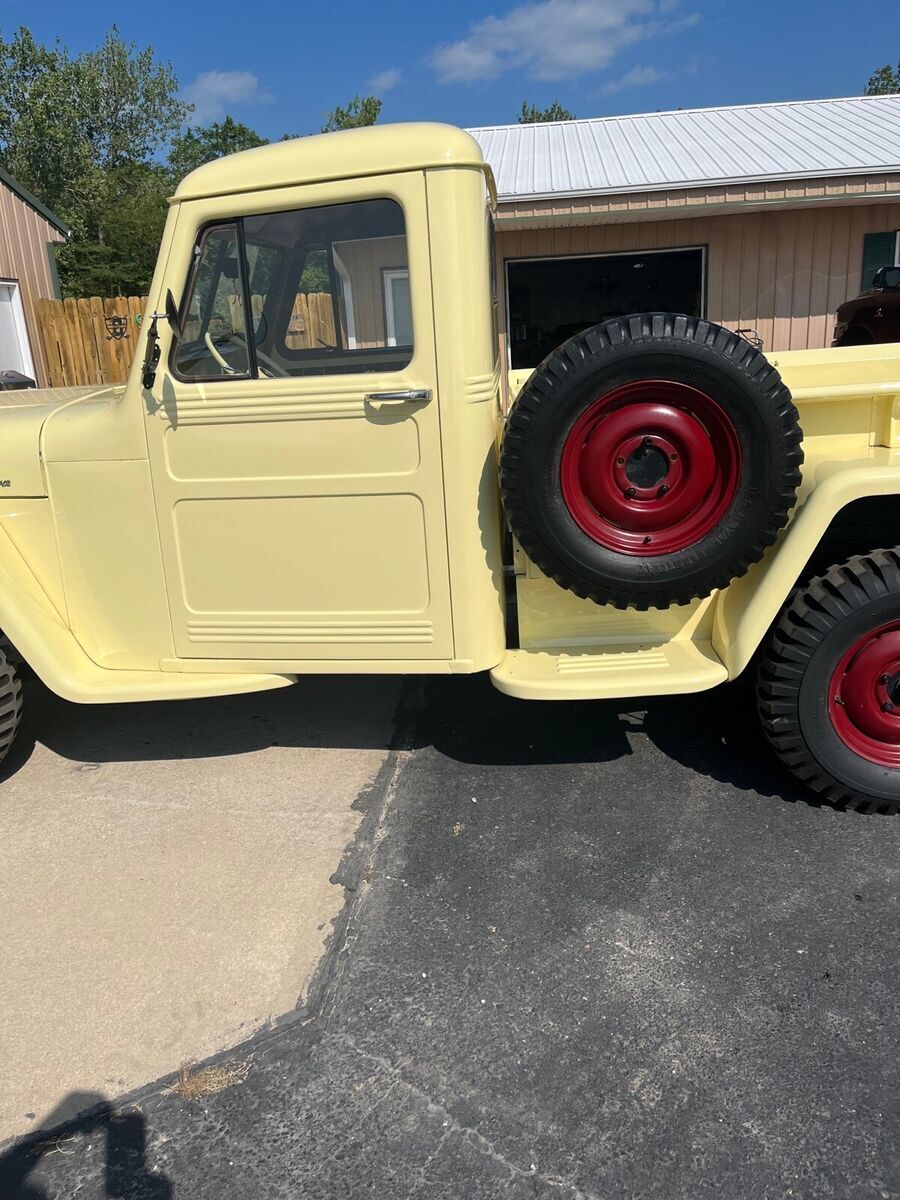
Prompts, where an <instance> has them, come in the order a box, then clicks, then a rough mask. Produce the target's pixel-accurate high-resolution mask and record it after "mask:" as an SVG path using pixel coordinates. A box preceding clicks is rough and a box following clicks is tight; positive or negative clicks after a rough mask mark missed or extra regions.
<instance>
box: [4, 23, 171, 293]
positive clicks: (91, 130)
mask: <svg viewBox="0 0 900 1200" xmlns="http://www.w3.org/2000/svg"><path fill="white" fill-rule="evenodd" d="M0 69H2V71H3V79H4V88H3V96H2V100H0V161H2V164H3V166H4V167H5V168H6V169H7V170H8V171H9V172H10V174H11V175H13V176H14V177H15V178H16V179H17V180H19V182H21V183H22V184H24V186H25V187H26V188H28V190H29V191H31V192H33V193H34V194H35V195H36V196H37V197H38V198H39V199H40V200H42V201H43V202H44V203H45V204H46V205H47V206H48V207H49V208H51V209H52V210H53V211H54V212H56V213H58V214H59V216H60V217H61V218H62V219H63V220H64V221H65V222H66V223H67V224H68V225H69V227H70V229H71V231H72V236H71V239H70V242H69V244H68V245H67V246H66V247H65V248H64V249H63V250H62V252H61V253H60V256H59V262H60V277H61V281H62V283H63V288H64V291H65V293H66V294H67V295H84V294H86V293H90V292H94V293H96V292H97V290H99V285H98V281H101V280H102V281H103V284H104V286H103V288H102V290H103V291H104V292H105V293H106V294H109V293H110V292H119V293H122V292H126V291H132V290H139V289H140V288H143V287H146V285H147V283H148V282H149V274H150V272H151V271H152V260H153V257H155V252H156V246H157V245H158V240H159V231H160V230H161V228H162V224H163V221H164V218H165V204H164V200H165V195H166V192H167V190H168V184H169V181H168V176H167V175H165V173H164V172H163V171H162V170H161V168H159V167H158V166H156V165H154V164H153V163H152V162H151V159H152V156H153V155H154V154H156V153H157V152H158V151H160V150H161V149H163V148H164V147H165V146H166V145H167V144H168V141H169V139H170V138H171V136H172V135H173V134H174V133H175V132H176V131H177V130H178V129H179V128H180V127H181V126H182V124H183V123H184V120H185V118H186V116H187V115H188V112H189V108H188V106H187V105H185V104H183V103H182V102H181V101H180V100H179V99H178V97H177V92H178V82H177V80H176V78H175V75H174V73H173V71H172V68H171V67H170V66H169V65H168V64H167V63H160V62H158V61H157V60H156V58H155V56H154V54H153V51H152V50H150V49H144V50H141V49H139V48H138V47H137V46H135V45H134V43H127V42H124V41H123V40H122V38H121V37H120V36H119V32H118V30H117V29H116V28H115V26H113V27H112V29H110V31H109V32H108V33H107V35H106V37H105V38H104V39H103V42H102V44H101V45H100V46H99V47H98V48H97V49H96V50H88V51H85V52H84V53H82V54H79V55H77V56H73V55H72V54H71V53H70V52H69V50H68V49H67V48H66V47H65V46H63V45H61V44H59V43H57V44H56V45H55V46H53V47H52V48H50V47H46V46H41V45H39V44H38V43H37V42H36V41H35V40H34V38H33V36H32V35H31V33H30V32H29V31H28V30H27V29H24V28H21V29H19V30H18V31H17V32H16V33H15V34H14V35H13V37H12V39H11V40H10V41H5V40H4V39H2V38H0ZM164 175H165V178H164ZM141 281H143V282H141Z"/></svg>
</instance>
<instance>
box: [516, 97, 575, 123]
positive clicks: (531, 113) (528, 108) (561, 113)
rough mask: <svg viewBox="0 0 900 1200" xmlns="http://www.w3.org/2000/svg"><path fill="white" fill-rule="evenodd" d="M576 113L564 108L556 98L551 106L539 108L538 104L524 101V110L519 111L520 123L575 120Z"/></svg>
mask: <svg viewBox="0 0 900 1200" xmlns="http://www.w3.org/2000/svg"><path fill="white" fill-rule="evenodd" d="M574 120H575V114H574V113H573V112H569V110H568V109H567V108H563V106H562V105H561V104H560V102H559V101H558V100H554V101H553V103H552V104H551V105H550V107H549V108H538V107H537V105H536V104H529V103H528V102H527V101H526V100H523V101H522V111H521V112H520V113H519V124H520V125H534V124H535V123H536V122H538V121H574Z"/></svg>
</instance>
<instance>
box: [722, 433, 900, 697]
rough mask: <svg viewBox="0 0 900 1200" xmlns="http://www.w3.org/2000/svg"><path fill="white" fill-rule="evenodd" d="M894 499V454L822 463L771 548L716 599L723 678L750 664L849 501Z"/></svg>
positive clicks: (899, 485)
mask: <svg viewBox="0 0 900 1200" xmlns="http://www.w3.org/2000/svg"><path fill="white" fill-rule="evenodd" d="M898 494H900V451H897V450H887V449H884V450H882V449H876V450H874V451H873V452H872V454H871V456H870V457H868V458H865V459H860V460H858V461H856V462H840V461H832V462H827V461H826V462H824V463H822V464H821V465H820V466H819V467H818V470H817V471H815V481H814V485H813V487H812V489H811V491H809V492H808V493H807V495H806V498H805V499H804V500H803V501H802V503H801V505H800V507H799V509H798V511H797V513H796V515H795V516H794V518H793V520H792V521H791V522H790V524H789V525H788V527H787V529H786V530H785V532H784V533H783V534H782V536H781V538H780V539H779V541H778V543H777V544H776V546H775V547H774V548H773V549H772V550H770V551H769V553H768V554H767V555H766V556H765V558H764V559H763V560H762V562H759V563H757V564H756V565H755V566H754V567H752V568H751V569H750V570H749V571H748V572H747V574H746V575H744V576H743V577H742V578H741V579H737V580H735V581H734V583H732V584H730V585H729V587H728V588H727V589H726V590H725V591H723V592H722V593H720V595H719V597H718V602H717V604H716V606H715V615H714V621H713V635H712V644H713V648H714V649H715V651H716V653H717V654H718V655H719V657H720V658H721V660H722V662H723V663H724V664H725V667H726V668H727V670H728V677H729V679H734V678H735V677H736V676H737V675H740V673H741V672H742V671H743V670H744V668H745V667H746V666H747V664H748V663H749V662H750V659H751V658H752V657H753V655H754V653H755V652H756V650H757V648H758V646H759V645H760V643H761V642H762V640H763V638H764V637H765V636H766V634H767V632H768V630H769V628H770V626H771V624H772V622H773V621H774V620H775V617H776V616H777V615H778V612H779V610H780V609H781V607H782V605H783V604H784V602H785V600H787V598H788V596H789V595H790V593H791V591H792V590H793V588H794V587H795V586H796V584H797V581H798V579H799V577H800V574H801V572H802V571H803V568H804V567H805V565H806V563H807V562H808V561H809V559H810V557H811V556H812V555H813V553H814V552H815V550H816V548H817V547H818V545H819V543H820V542H821V541H822V538H823V537H824V535H825V533H826V531H827V530H828V527H829V526H830V524H831V523H832V521H833V520H834V518H835V517H836V516H837V514H838V513H839V512H840V511H841V509H843V508H845V507H846V506H847V505H848V504H852V503H853V501H854V500H861V499H864V498H866V497H876V496H892V495H898ZM896 542H900V530H898V531H897V533H896ZM872 548H873V547H869V546H867V547H863V548H862V549H872Z"/></svg>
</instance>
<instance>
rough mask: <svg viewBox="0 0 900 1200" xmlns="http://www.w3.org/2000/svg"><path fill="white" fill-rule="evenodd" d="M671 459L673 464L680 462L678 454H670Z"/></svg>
mask: <svg viewBox="0 0 900 1200" xmlns="http://www.w3.org/2000/svg"><path fill="white" fill-rule="evenodd" d="M669 458H671V460H672V462H678V455H677V454H670V455H669Z"/></svg>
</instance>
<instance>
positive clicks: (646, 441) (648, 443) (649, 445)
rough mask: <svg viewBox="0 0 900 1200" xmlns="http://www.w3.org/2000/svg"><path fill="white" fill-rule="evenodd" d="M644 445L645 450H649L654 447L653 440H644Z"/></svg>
mask: <svg viewBox="0 0 900 1200" xmlns="http://www.w3.org/2000/svg"><path fill="white" fill-rule="evenodd" d="M643 445H644V449H645V450H649V449H650V447H651V446H652V445H653V438H648V437H647V438H644V443H643Z"/></svg>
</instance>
